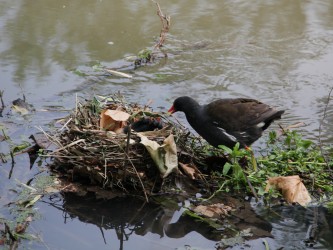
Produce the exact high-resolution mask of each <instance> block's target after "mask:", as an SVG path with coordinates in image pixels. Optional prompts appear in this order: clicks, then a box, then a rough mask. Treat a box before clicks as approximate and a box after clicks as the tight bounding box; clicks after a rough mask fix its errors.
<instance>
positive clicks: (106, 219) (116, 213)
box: [36, 193, 272, 249]
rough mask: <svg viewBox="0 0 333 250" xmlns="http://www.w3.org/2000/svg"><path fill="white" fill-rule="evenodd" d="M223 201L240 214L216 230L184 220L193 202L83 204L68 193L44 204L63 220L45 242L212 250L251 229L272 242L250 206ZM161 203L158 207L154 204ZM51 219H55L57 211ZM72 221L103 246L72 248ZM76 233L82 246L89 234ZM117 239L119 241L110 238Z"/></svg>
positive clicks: (177, 199) (228, 199) (162, 200)
mask: <svg viewBox="0 0 333 250" xmlns="http://www.w3.org/2000/svg"><path fill="white" fill-rule="evenodd" d="M221 199H222V200H223V202H224V204H228V202H232V204H234V205H235V208H236V211H234V212H233V213H232V216H230V217H228V218H226V219H225V224H224V225H223V226H222V227H221V228H220V229H218V230H217V229H214V228H213V227H211V226H209V225H208V224H206V223H205V222H204V221H199V220H197V219H196V218H193V217H191V216H188V215H186V214H183V215H182V213H183V212H184V210H185V209H184V206H185V203H188V204H189V201H185V199H184V198H183V197H180V196H172V197H171V196H170V197H166V196H165V197H155V199H154V198H153V199H152V201H151V202H150V203H147V202H146V201H145V200H144V199H139V198H135V197H116V198H113V199H111V200H102V199H99V200H96V199H95V197H94V195H90V196H89V195H88V196H85V197H84V198H83V197H79V196H76V195H74V194H71V193H64V194H62V196H60V195H58V194H57V195H54V196H51V197H50V199H49V200H46V199H45V200H44V202H45V204H49V206H52V207H54V208H55V209H56V210H57V211H60V212H62V215H63V220H62V221H60V222H59V221H58V222H54V221H52V224H53V226H52V227H53V228H51V230H48V231H49V235H47V236H46V239H45V240H47V241H48V242H49V244H51V245H50V246H52V245H53V244H55V242H56V240H57V239H59V237H62V238H63V239H64V241H66V242H67V243H66V244H67V245H66V246H67V248H71V245H72V244H75V245H76V247H80V249H90V247H91V246H92V245H94V246H95V247H97V248H98V249H100V248H104V247H108V246H112V248H115V247H117V248H119V249H133V246H135V245H137V244H140V248H138V249H148V248H150V247H151V246H154V245H155V246H157V247H158V248H152V249H176V248H181V247H185V245H189V246H191V247H193V248H200V249H212V248H214V246H215V244H216V242H219V241H220V240H221V239H222V235H223V237H225V238H228V237H233V236H234V235H235V233H236V232H237V231H239V230H245V229H249V228H250V229H251V233H252V234H253V236H252V237H250V238H252V239H256V238H263V237H271V234H270V231H271V230H272V227H271V225H270V224H269V223H267V222H266V221H265V220H263V219H262V218H261V217H259V216H257V215H256V214H255V213H254V212H253V209H252V208H251V206H250V204H249V203H248V202H245V203H244V202H240V201H237V200H236V199H234V198H232V197H221ZM158 200H160V201H159V202H160V204H158V203H156V201H158ZM162 204H163V205H162ZM52 213H53V214H54V211H52ZM46 215H48V214H46ZM47 220H49V215H48V216H47ZM73 221H75V222H81V223H83V224H85V225H90V226H91V228H94V234H97V235H99V237H100V240H99V241H98V242H93V243H90V245H88V246H85V244H81V243H80V244H79V243H78V242H77V241H75V242H73V241H72V239H71V238H72V235H71V233H70V228H71V225H70V224H71V223H72V222H73ZM60 224H62V225H60ZM60 226H61V227H62V228H64V230H63V232H62V233H61V235H58V234H57V230H58V229H56V228H59V227H60ZM36 227H37V228H39V229H41V230H42V231H44V230H45V229H44V227H45V223H39V222H37V223H36ZM75 233H76V234H77V235H78V236H77V237H79V239H80V238H83V239H82V240H81V239H80V240H79V241H80V242H81V241H85V240H84V235H85V234H86V228H76V229H75ZM113 234H115V236H116V238H114V237H110V235H113ZM101 239H102V240H101ZM143 239H146V240H147V241H144V240H143ZM139 241H141V243H140V242H139ZM59 246H62V245H59Z"/></svg>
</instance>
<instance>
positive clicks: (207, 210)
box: [193, 203, 233, 219]
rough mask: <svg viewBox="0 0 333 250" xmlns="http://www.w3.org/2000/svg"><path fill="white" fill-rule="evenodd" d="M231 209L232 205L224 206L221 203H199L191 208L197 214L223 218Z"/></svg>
mask: <svg viewBox="0 0 333 250" xmlns="http://www.w3.org/2000/svg"><path fill="white" fill-rule="evenodd" d="M232 210H233V209H232V207H230V206H226V205H224V204H223V203H215V204H211V205H208V206H204V205H199V206H197V207H195V208H194V209H193V211H194V212H196V213H198V214H201V215H203V216H205V217H208V218H216V219H219V218H224V217H225V216H226V215H228V213H229V212H230V211H232Z"/></svg>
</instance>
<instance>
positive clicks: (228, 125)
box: [204, 98, 283, 134]
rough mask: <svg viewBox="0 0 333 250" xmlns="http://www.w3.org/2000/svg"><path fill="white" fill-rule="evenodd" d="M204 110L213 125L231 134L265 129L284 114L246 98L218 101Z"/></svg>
mask: <svg viewBox="0 0 333 250" xmlns="http://www.w3.org/2000/svg"><path fill="white" fill-rule="evenodd" d="M204 108H205V110H206V112H207V114H208V116H209V117H210V119H211V122H212V123H214V124H215V125H216V126H219V127H221V128H223V129H225V130H226V131H227V132H229V133H231V134H233V133H232V132H233V131H234V132H238V133H241V132H243V131H244V132H245V131H248V130H249V129H251V128H253V127H254V126H255V127H258V128H263V129H265V128H267V127H268V126H269V124H270V123H271V122H272V121H273V120H274V119H277V118H279V117H280V116H281V114H282V113H283V111H277V110H276V109H274V108H272V107H270V106H268V105H266V104H264V103H262V102H259V101H257V100H254V99H246V98H238V99H222V100H217V101H214V102H212V103H210V104H208V105H206V106H205V107H204ZM266 123H269V124H266Z"/></svg>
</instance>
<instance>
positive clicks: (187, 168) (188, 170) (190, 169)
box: [179, 162, 201, 180]
mask: <svg viewBox="0 0 333 250" xmlns="http://www.w3.org/2000/svg"><path fill="white" fill-rule="evenodd" d="M179 166H180V167H181V168H182V169H183V171H184V172H185V174H186V175H187V176H188V177H190V178H191V179H192V180H195V179H197V177H198V176H200V174H201V173H200V172H199V170H198V169H197V168H196V167H195V166H193V165H191V164H183V163H181V162H179Z"/></svg>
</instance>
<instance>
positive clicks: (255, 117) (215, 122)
mask: <svg viewBox="0 0 333 250" xmlns="http://www.w3.org/2000/svg"><path fill="white" fill-rule="evenodd" d="M177 111H182V112H184V113H185V115H186V119H187V121H188V122H189V124H190V125H191V126H192V128H193V129H194V130H195V131H197V133H198V134H199V135H201V136H202V137H203V138H204V139H205V140H206V141H207V142H208V143H209V144H211V145H212V146H214V147H218V146H219V145H225V146H227V147H229V148H233V147H234V146H235V144H236V143H237V142H239V144H240V147H243V148H245V147H248V146H250V145H251V144H252V143H253V142H255V141H256V140H257V139H259V138H260V136H261V135H262V132H263V131H264V130H265V129H267V128H268V127H269V125H270V124H271V123H272V122H273V121H274V120H276V119H280V118H281V115H282V114H283V113H284V110H276V109H274V108H272V107H270V106H268V105H266V104H264V103H262V102H260V101H257V100H254V99H246V98H237V99H219V100H216V101H213V102H211V103H209V104H207V105H200V104H199V103H198V102H197V101H195V100H194V99H192V98H191V97H188V96H182V97H179V98H177V99H176V100H175V101H174V103H173V106H172V107H171V108H170V109H169V110H168V112H169V113H171V114H172V113H174V112H177Z"/></svg>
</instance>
